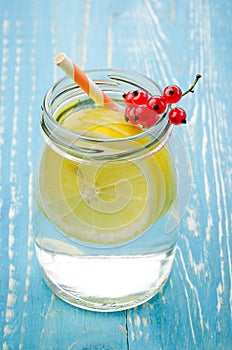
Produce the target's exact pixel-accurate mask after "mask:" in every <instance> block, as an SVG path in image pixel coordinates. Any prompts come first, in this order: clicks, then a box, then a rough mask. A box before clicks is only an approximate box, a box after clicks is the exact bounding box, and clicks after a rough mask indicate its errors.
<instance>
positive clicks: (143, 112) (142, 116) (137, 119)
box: [125, 105, 160, 128]
mask: <svg viewBox="0 0 232 350" xmlns="http://www.w3.org/2000/svg"><path fill="white" fill-rule="evenodd" d="M132 106H134V105H132ZM159 118H160V116H159V114H158V113H156V112H155V111H153V110H151V109H149V108H148V107H147V106H146V105H142V106H137V107H131V106H128V107H127V108H126V111H125V120H126V121H127V122H128V121H130V122H131V123H132V124H139V125H142V126H144V127H145V128H150V127H151V126H152V125H154V124H155V123H156V122H157V121H158V120H159Z"/></svg>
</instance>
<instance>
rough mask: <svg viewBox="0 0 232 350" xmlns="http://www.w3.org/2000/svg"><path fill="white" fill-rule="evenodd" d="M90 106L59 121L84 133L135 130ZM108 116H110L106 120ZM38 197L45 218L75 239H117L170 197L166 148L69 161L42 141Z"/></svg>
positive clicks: (141, 225) (129, 235)
mask: <svg viewBox="0 0 232 350" xmlns="http://www.w3.org/2000/svg"><path fill="white" fill-rule="evenodd" d="M115 113H118V112H115V111H109V110H104V109H100V108H99V109H98V108H96V109H92V110H84V111H81V112H77V113H76V114H74V115H72V117H71V118H68V119H67V120H64V121H63V122H62V125H63V126H64V127H65V128H67V129H69V130H72V131H75V132H78V133H81V132H83V133H85V135H86V134H88V136H90V137H98V138H99V137H101V138H111V139H112V138H125V137H128V136H133V135H136V134H138V133H140V132H141V129H139V127H137V126H134V125H129V124H127V123H125V122H123V121H121V120H120V119H118V121H117V122H114V120H115V118H116V117H117V118H119V116H117V115H114V114H115ZM112 120H113V121H112ZM37 188H38V189H39V191H37V197H38V203H39V206H40V207H41V209H42V210H43V212H44V213H45V214H46V215H47V216H48V217H49V219H50V221H52V222H53V224H54V225H55V226H56V227H57V228H58V229H60V230H61V231H62V232H64V233H66V234H67V235H70V236H72V237H74V238H76V239H78V240H81V241H84V242H90V243H97V244H104V245H105V244H119V243H123V242H126V241H128V240H131V239H133V238H135V237H136V236H138V235H140V234H141V233H143V232H144V231H145V230H146V229H147V228H148V227H149V226H150V225H152V224H153V223H154V222H155V221H157V220H158V219H159V218H160V217H161V216H163V215H164V214H165V213H166V212H167V211H168V210H169V208H170V206H171V204H172V203H173V201H174V199H175V195H176V193H175V191H176V178H175V170H174V166H173V162H172V160H171V156H170V154H169V151H168V150H167V149H166V148H165V147H163V148H162V149H161V150H160V151H159V152H158V153H157V154H155V155H152V156H150V157H147V158H144V159H137V160H134V161H132V160H131V161H128V160H125V161H122V160H120V161H119V160H116V161H104V162H103V161H91V162H88V161H83V162H79V163H78V162H74V161H71V160H68V159H66V158H64V157H62V156H61V155H59V154H57V153H56V152H55V151H53V150H52V149H51V148H49V147H48V146H46V145H45V146H44V151H43V152H42V157H41V160H40V171H39V176H38V178H37Z"/></svg>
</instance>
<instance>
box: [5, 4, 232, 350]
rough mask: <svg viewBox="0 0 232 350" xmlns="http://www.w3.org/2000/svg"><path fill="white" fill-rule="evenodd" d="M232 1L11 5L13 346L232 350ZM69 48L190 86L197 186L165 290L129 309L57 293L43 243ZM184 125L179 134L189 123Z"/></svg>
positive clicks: (8, 304)
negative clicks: (42, 163)
mask: <svg viewBox="0 0 232 350" xmlns="http://www.w3.org/2000/svg"><path fill="white" fill-rule="evenodd" d="M231 17H232V1H231V0H223V1H219V0H218V1H217V0H189V1H185V0H167V1H160V0H128V1H125V0H117V1H116V0H92V1H91V0H65V1H58V0H57V1H55V0H40V1H38V0H22V1H20V0H18V1H17V0H11V1H8V0H1V2H0V215H1V222H0V273H1V275H0V344H1V349H2V350H10V349H12V350H15V349H23V350H34V349H35V350H37V349H41V350H42V349H44V350H47V349H58V350H59V349H62V350H63V349H69V350H81V349H82V350H84V349H85V350H87V349H92V350H93V349H95V350H100V349H101V350H103V349H104V350H141V349H142V350H156V349H162V350H163V349H168V350H169V349H171V350H172V349H180V350H183V349H187V350H189V349H190V350H191V349H200V350H201V349H202V350H208V349H209V350H211V349H212V350H215V349H232V322H231V316H232V305H231V304H232V273H231V260H232V253H231V247H232V239H231V237H232V112H231V108H232V103H231V101H232V59H231V57H232V46H231V44H232V21H231ZM60 51H64V52H66V53H67V54H68V55H69V56H70V57H72V58H73V60H74V61H75V62H76V63H77V64H78V65H79V66H80V67H82V68H83V69H89V68H94V67H119V68H125V69H130V70H135V71H138V72H140V73H143V74H145V75H147V76H149V77H151V78H152V79H154V80H155V81H157V82H158V83H159V84H160V85H161V86H163V87H165V86H166V85H168V84H170V83H176V84H178V85H180V86H181V87H183V88H186V87H188V86H189V84H190V83H191V82H192V80H193V78H194V76H195V74H196V73H201V74H202V75H203V78H202V79H201V80H200V82H199V85H198V87H197V88H196V91H195V94H194V95H191V96H189V97H188V98H187V97H186V98H185V100H184V102H183V104H182V106H183V107H184V108H185V110H186V111H187V113H188V124H187V125H186V126H181V127H178V132H179V134H180V135H181V136H182V138H183V140H184V142H185V144H186V147H187V150H188V152H189V156H190V159H191V162H192V173H193V187H192V193H191V198H190V201H189V206H188V209H187V212H186V214H185V216H184V219H183V221H182V223H181V226H180V238H179V241H178V248H177V252H176V258H175V262H174V266H173V270H172V273H171V276H170V279H169V281H168V283H167V284H166V286H165V287H164V289H163V291H162V292H161V293H160V294H158V295H157V296H155V297H154V298H153V299H151V300H150V301H149V302H147V303H145V304H144V305H142V306H140V307H137V308H135V309H131V310H128V311H122V312H117V313H94V312H90V311H85V310H81V309H77V308H74V307H72V306H70V305H67V304H65V303H64V302H63V301H61V300H59V299H58V298H57V297H55V296H54V295H53V294H52V293H51V292H50V290H49V289H48V287H47V286H46V284H45V282H44V281H43V279H42V276H41V274H40V271H39V267H38V264H37V261H36V257H35V253H34V246H33V240H32V194H33V179H34V172H35V168H36V162H37V157H38V154H39V149H40V145H41V142H42V138H41V136H40V126H39V118H40V105H41V102H42V99H43V96H44V94H45V92H46V90H47V89H48V88H49V87H50V86H51V85H52V84H53V83H54V81H55V80H56V79H57V78H59V77H61V76H62V75H63V73H62V72H61V71H60V70H59V69H58V68H57V67H55V65H54V64H53V57H54V56H55V55H56V54H57V53H58V52H60ZM176 129H177V128H176Z"/></svg>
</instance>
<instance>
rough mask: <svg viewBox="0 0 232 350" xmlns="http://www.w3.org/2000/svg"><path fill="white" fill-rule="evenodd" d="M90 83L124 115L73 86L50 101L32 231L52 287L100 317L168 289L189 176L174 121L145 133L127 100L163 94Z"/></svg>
mask: <svg viewBox="0 0 232 350" xmlns="http://www.w3.org/2000/svg"><path fill="white" fill-rule="evenodd" d="M86 73H87V75H88V76H89V77H90V78H91V79H92V80H93V81H95V83H96V84H97V85H98V86H99V87H100V89H101V90H103V91H104V92H105V93H106V94H107V95H108V96H109V97H110V98H111V99H112V100H114V101H115V103H116V105H117V106H118V111H115V110H110V109H107V108H102V107H99V106H96V104H95V103H94V101H93V100H92V99H91V98H90V97H89V96H87V95H86V94H85V93H84V92H83V90H82V89H81V88H80V87H79V86H77V85H76V84H75V83H74V82H73V81H71V79H70V78H68V77H65V78H63V79H61V80H59V81H58V82H57V83H56V84H54V86H53V87H52V88H51V89H50V90H49V91H48V92H47V94H46V96H45V98H44V101H43V106H42V110H43V112H42V116H41V130H42V134H43V138H44V143H43V146H42V150H41V153H40V159H39V162H38V168H37V173H36V179H35V200H34V209H33V231H34V241H35V249H36V254H37V258H38V261H39V264H40V267H41V270H42V273H43V276H44V278H45V281H46V282H47V284H48V286H49V287H50V288H51V290H52V291H53V292H54V293H55V294H56V295H57V296H59V297H60V298H61V299H63V300H65V301H66V302H68V303H70V304H73V305H75V306H78V307H81V308H85V309H89V310H95V311H116V310H123V309H127V308H130V307H134V306H136V305H139V304H141V303H143V302H145V301H146V300H148V299H150V298H151V297H152V296H154V295H155V294H156V293H157V292H158V291H160V289H161V288H162V286H163V285H164V283H165V282H166V280H167V278H168V276H169V274H170V271H171V267H172V264H173V259H174V255H175V247H176V243H177V238H178V224H179V222H180V220H181V217H182V216H183V214H184V211H185V208H186V204H187V201H188V198H189V193H190V179H191V177H190V166H189V161H188V156H187V154H186V152H185V148H184V146H183V144H182V142H181V140H180V138H179V137H178V136H177V135H176V134H175V133H174V132H173V130H172V126H171V124H170V123H169V121H168V117H167V116H165V115H164V116H163V117H161V118H160V120H159V121H158V122H157V123H156V124H155V125H154V126H153V127H151V128H149V129H147V130H142V129H141V128H138V126H135V125H132V124H130V123H127V122H126V121H125V120H124V119H123V113H124V112H123V111H124V110H125V105H124V101H123V98H122V95H123V94H124V93H125V92H128V91H130V90H136V89H143V90H145V91H147V92H148V93H149V94H150V95H155V94H160V88H159V87H158V85H157V84H156V83H154V82H153V81H152V80H150V79H149V78H147V77H145V76H143V75H140V74H137V73H135V72H130V71H124V70H119V69H93V70H89V71H87V72H86Z"/></svg>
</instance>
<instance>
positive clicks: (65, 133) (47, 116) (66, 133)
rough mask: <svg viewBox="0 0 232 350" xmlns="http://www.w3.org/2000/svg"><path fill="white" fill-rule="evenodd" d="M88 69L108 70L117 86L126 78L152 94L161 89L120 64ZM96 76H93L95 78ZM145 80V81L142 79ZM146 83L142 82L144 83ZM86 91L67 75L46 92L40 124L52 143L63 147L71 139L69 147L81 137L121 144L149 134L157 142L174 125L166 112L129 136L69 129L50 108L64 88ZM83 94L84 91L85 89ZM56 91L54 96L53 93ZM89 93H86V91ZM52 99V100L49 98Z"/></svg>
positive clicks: (147, 78) (66, 89) (93, 70)
mask: <svg viewBox="0 0 232 350" xmlns="http://www.w3.org/2000/svg"><path fill="white" fill-rule="evenodd" d="M85 73H86V74H87V75H90V76H91V75H94V74H101V73H105V74H106V78H108V79H109V80H108V81H110V82H111V84H112V85H113V86H115V87H117V86H118V82H119V83H120V82H125V83H128V84H133V86H135V87H137V88H142V89H143V90H145V91H148V93H150V94H151V95H152V94H153V95H154V90H155V89H156V90H158V91H159V92H160V93H161V91H162V90H161V88H160V86H159V85H158V84H157V83H155V82H154V81H153V80H152V79H151V78H149V77H147V76H145V75H143V74H140V73H137V72H134V71H129V70H125V69H119V68H94V69H88V70H85ZM93 80H94V79H93ZM141 81H143V84H142V83H141ZM104 83H106V84H107V81H105V80H104ZM141 85H143V86H141ZM61 86H63V90H62V91H60V92H59V93H58V94H56V93H57V92H56V90H57V89H59V87H61ZM68 90H69V91H72V90H76V91H83V90H82V89H81V88H80V87H79V86H78V85H77V84H76V83H75V82H73V80H72V79H71V78H70V77H68V76H64V77H62V78H61V79H59V80H57V81H56V82H55V83H54V84H53V86H52V87H51V88H50V89H49V90H48V91H47V92H46V94H45V97H44V99H43V103H42V106H41V108H42V111H43V112H42V115H41V128H42V131H43V134H44V136H45V140H47V141H48V139H49V144H50V143H51V142H54V143H55V144H56V146H58V147H59V146H61V147H62V148H66V147H65V143H66V142H65V140H68V144H67V145H66V146H69V148H70V140H77V139H78V140H80V141H85V142H88V143H89V144H101V145H102V144H104V145H107V144H112V145H115V144H118V143H122V142H130V141H131V142H133V141H138V140H142V139H144V138H147V136H150V137H152V139H153V142H151V143H152V145H154V142H160V140H161V139H166V137H165V135H167V133H168V131H169V129H170V128H171V124H170V122H169V120H168V118H167V117H166V116H165V115H164V116H162V117H161V118H160V120H158V122H157V123H156V124H155V125H153V126H152V127H150V128H148V129H145V130H142V131H141V132H140V133H138V134H136V135H132V136H128V137H123V138H93V137H89V136H85V135H83V134H78V133H77V132H73V131H71V130H68V129H66V128H64V127H63V126H62V124H60V123H59V122H58V121H57V120H56V119H55V118H54V115H53V113H52V111H51V108H50V107H51V104H52V103H54V102H55V101H56V99H57V98H58V97H59V96H60V95H61V94H62V93H64V92H65V91H68ZM83 94H85V93H84V91H83ZM53 95H54V96H53ZM85 95H86V96H87V94H85ZM50 99H51V101H50ZM149 146H150V143H149V145H145V146H143V148H146V147H149Z"/></svg>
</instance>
